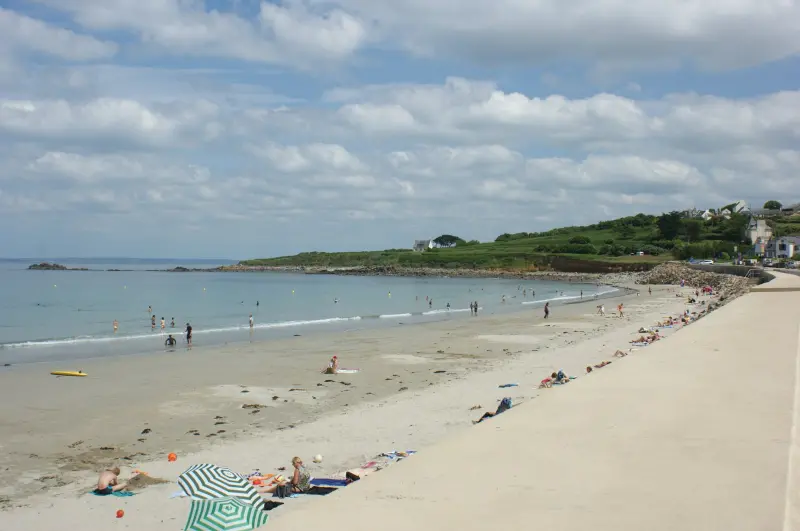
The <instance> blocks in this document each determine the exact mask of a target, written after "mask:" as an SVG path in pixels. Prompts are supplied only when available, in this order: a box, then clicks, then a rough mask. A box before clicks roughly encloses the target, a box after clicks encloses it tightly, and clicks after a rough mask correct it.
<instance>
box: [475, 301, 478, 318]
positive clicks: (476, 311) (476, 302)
mask: <svg viewBox="0 0 800 531" xmlns="http://www.w3.org/2000/svg"><path fill="white" fill-rule="evenodd" d="M475 315H478V301H475Z"/></svg>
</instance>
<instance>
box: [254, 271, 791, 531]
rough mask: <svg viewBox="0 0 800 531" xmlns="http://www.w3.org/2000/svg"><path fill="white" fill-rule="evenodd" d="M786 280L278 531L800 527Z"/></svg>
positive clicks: (282, 520)
mask: <svg viewBox="0 0 800 531" xmlns="http://www.w3.org/2000/svg"><path fill="white" fill-rule="evenodd" d="M774 276H775V279H774V280H772V281H771V282H769V283H767V284H765V285H764V286H763V288H765V289H762V290H760V291H754V292H752V293H750V294H747V295H745V296H742V297H740V298H739V299H737V300H735V301H733V302H731V303H730V304H728V305H726V306H724V307H723V308H721V309H719V310H716V311H714V312H712V313H711V314H709V315H708V316H707V317H705V318H704V319H702V320H701V321H699V322H697V323H695V324H693V325H691V326H689V327H687V328H686V329H685V330H681V331H680V332H679V333H677V334H675V335H674V336H673V337H670V338H669V339H668V340H666V341H663V342H657V343H654V344H653V345H650V346H649V347H647V348H641V349H639V350H638V351H636V352H635V353H633V354H632V355H630V356H628V357H627V358H625V359H623V360H619V361H616V362H614V364H613V365H612V366H610V367H607V368H604V369H602V370H600V371H596V372H594V373H593V374H591V375H588V376H582V377H580V378H579V379H578V380H576V381H574V382H572V383H570V384H569V385H568V386H563V387H559V388H554V389H552V390H548V392H546V393H544V394H543V395H542V396H540V397H539V398H537V399H536V400H533V401H531V402H528V403H525V404H523V405H521V406H519V407H517V408H514V409H512V410H511V411H509V412H508V413H505V414H503V415H502V416H500V417H497V418H495V419H491V420H490V421H489V422H485V423H483V424H480V425H478V426H475V427H473V428H470V429H466V430H465V431H464V432H461V433H459V434H457V435H456V436H454V437H451V438H450V439H448V440H445V441H443V442H441V443H440V444H438V445H435V446H433V447H430V448H422V449H420V452H419V453H418V454H417V455H415V456H413V457H412V458H409V459H407V460H405V461H403V462H401V463H398V464H397V465H394V466H393V467H391V468H389V469H388V470H385V471H382V472H379V473H377V474H374V475H372V476H370V477H368V478H366V479H364V480H362V481H360V482H357V483H355V484H353V485H351V486H349V487H347V488H346V489H344V490H343V491H341V492H337V493H334V494H332V495H330V496H327V497H325V498H322V499H320V500H318V501H315V503H313V504H306V505H305V506H304V507H297V509H296V510H293V511H290V512H287V513H285V514H276V515H275V518H274V520H273V521H271V522H270V524H269V527H270V528H271V529H272V530H273V531H281V530H296V529H319V528H323V527H324V528H327V529H332V530H339V529H341V530H345V529H347V530H351V531H362V530H363V531H367V530H370V531H372V530H374V529H381V530H382V531H394V530H398V531H400V530H402V531H407V530H408V529H425V530H427V529H446V530H450V529H453V530H456V529H457V530H464V531H472V530H475V531H478V530H480V531H484V530H485V529H486V528H487V527H488V528H505V529H522V528H528V527H532V528H545V529H555V530H559V531H578V530H580V531H585V530H587V529H592V530H600V531H605V530H608V531H641V530H647V531H674V530H676V529H680V530H682V531H686V530H690V531H694V530H696V531H755V530H764V531H767V530H783V531H789V530H794V529H798V530H800V512H799V511H798V488H800V477H798V474H800V447H798V442H797V436H798V434H797V425H798V421H800V419H798V411H800V394H798V387H797V385H798V377H799V376H800V373H799V372H798V370H799V367H800V365H798V359H799V357H798V355H799V354H800V352H799V349H800V304H799V303H800V295H798V294H797V293H794V292H792V291H766V289H768V288H770V287H771V288H773V289H778V288H780V289H782V290H783V289H795V288H798V287H800V278H798V277H794V276H790V275H785V274H782V273H777V272H776V273H774ZM419 414H420V415H424V414H425V412H424V411H420V413H419Z"/></svg>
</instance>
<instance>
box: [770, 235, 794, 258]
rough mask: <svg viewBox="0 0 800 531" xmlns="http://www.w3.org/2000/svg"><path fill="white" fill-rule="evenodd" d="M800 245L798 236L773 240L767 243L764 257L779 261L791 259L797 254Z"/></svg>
mask: <svg viewBox="0 0 800 531" xmlns="http://www.w3.org/2000/svg"><path fill="white" fill-rule="evenodd" d="M798 245H800V237H797V236H783V237H781V238H773V239H771V240H770V241H768V242H767V245H766V248H765V250H764V257H765V258H777V259H780V258H791V257H793V256H794V255H795V254H796V253H797V248H798Z"/></svg>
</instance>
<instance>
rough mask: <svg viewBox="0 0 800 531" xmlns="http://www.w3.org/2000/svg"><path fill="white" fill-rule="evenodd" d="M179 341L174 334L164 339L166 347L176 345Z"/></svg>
mask: <svg viewBox="0 0 800 531" xmlns="http://www.w3.org/2000/svg"><path fill="white" fill-rule="evenodd" d="M177 343H178V341H177V340H176V339H175V338H174V337H172V334H170V335H169V336H168V337H167V340H166V341H164V346H165V347H174V346H175V345H176V344H177Z"/></svg>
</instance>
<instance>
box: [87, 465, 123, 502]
mask: <svg viewBox="0 0 800 531" xmlns="http://www.w3.org/2000/svg"><path fill="white" fill-rule="evenodd" d="M127 486H128V484H127V483H122V484H120V483H119V467H118V466H116V467H114V468H108V469H106V470H103V471H102V472H100V477H99V478H97V488H95V489H94V491H95V493H97V494H102V495H103V496H108V495H109V494H112V493H114V492H118V491H121V490H123V489H125V488H126V487H127Z"/></svg>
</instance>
